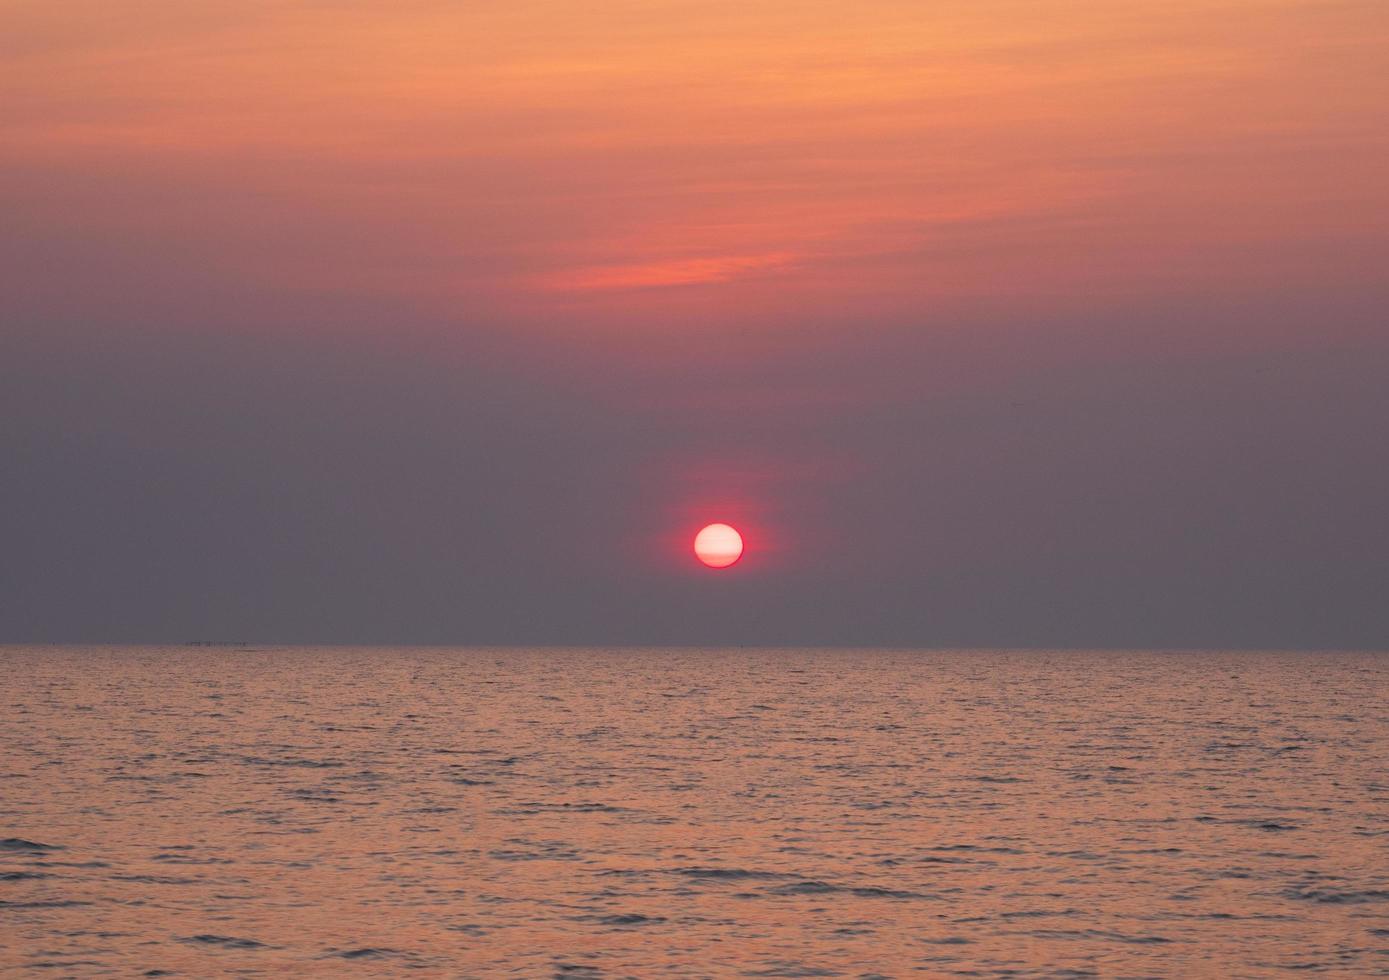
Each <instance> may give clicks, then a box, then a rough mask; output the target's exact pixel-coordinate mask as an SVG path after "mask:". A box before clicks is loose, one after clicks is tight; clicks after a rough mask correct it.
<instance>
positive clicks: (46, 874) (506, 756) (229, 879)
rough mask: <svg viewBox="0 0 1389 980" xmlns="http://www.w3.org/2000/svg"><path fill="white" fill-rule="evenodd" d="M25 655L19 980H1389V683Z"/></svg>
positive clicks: (1354, 664) (557, 655)
mask: <svg viewBox="0 0 1389 980" xmlns="http://www.w3.org/2000/svg"><path fill="white" fill-rule="evenodd" d="M0 658H2V662H0V667H3V679H2V680H0V709H3V710H0V767H2V768H0V970H15V971H19V972H24V971H32V972H33V973H34V974H35V975H45V976H63V975H78V976H86V975H97V974H113V975H120V976H132V975H139V974H145V975H151V976H156V975H161V974H178V975H189V976H207V975H212V974H218V973H223V972H228V973H230V972H237V973H258V974H272V975H299V974H310V973H320V974H341V975H352V974H363V975H365V974H369V973H397V972H402V971H405V970H407V969H410V970H413V972H415V973H419V974H424V975H435V974H437V975H446V976H502V975H506V976H522V977H530V976H539V977H549V976H555V977H624V976H634V977H651V976H662V975H668V976H771V977H833V976H845V977H871V976H908V975H925V976H950V975H969V976H1013V977H1018V976H1023V977H1027V976H1067V977H1075V976H1092V975H1093V976H1266V975H1273V974H1278V973H1282V972H1285V971H1291V972H1297V973H1305V972H1319V973H1323V974H1338V975H1344V976H1373V975H1389V846H1387V845H1389V776H1386V771H1385V765H1384V760H1385V759H1386V758H1389V707H1386V705H1389V655H1384V654H1286V653H1285V654H1275V653H1216V652H1212V653H1181V654H1176V653H1173V654H1158V653H1132V652H1086V653H1058V652H989V651H958V652H912V651H833V652H830V651H810V650H738V651H731V650H577V649H575V650H544V651H541V650H536V651H525V650H443V649H438V650H434V649H431V650H421V649H361V648H353V649H326V648H324V649H256V650H250V649H240V648H233V647H226V648H222V647H218V648H145V649H137V648H125V649H119V648H96V649H78V648H59V647H49V648H40V647H35V648H16V647H11V648H6V649H0Z"/></svg>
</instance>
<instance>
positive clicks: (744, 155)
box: [0, 0, 1389, 323]
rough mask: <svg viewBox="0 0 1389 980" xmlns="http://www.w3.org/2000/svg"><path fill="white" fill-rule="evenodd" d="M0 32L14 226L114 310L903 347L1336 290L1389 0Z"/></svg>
mask: <svg viewBox="0 0 1389 980" xmlns="http://www.w3.org/2000/svg"><path fill="white" fill-rule="evenodd" d="M0 10H2V11H3V15H2V16H3V19H4V22H5V30H4V32H3V34H4V37H3V40H0V90H3V91H4V92H5V93H6V94H5V96H4V99H3V102H2V103H0V163H2V164H3V166H4V167H5V168H6V170H7V171H8V172H10V173H11V174H12V175H14V177H15V179H16V182H15V183H13V184H12V190H11V194H10V195H9V196H10V197H12V200H11V201H10V203H9V204H8V205H7V209H8V210H9V212H10V213H12V214H13V216H14V218H15V220H16V221H18V222H20V223H21V226H25V227H30V228H32V229H33V233H34V235H35V236H36V237H39V238H42V237H44V236H69V235H76V236H78V237H84V238H87V239H90V240H93V241H98V242H102V243H106V244H111V243H120V244H122V245H124V246H125V247H126V248H127V250H128V251H129V252H130V253H131V254H132V255H134V256H135V258H133V259H132V260H131V261H132V262H134V263H135V265H136V266H138V268H133V269H126V270H124V271H121V272H119V273H113V275H116V278H117V279H118V280H119V283H118V284H119V285H120V286H121V287H122V288H135V289H138V288H139V284H140V282H141V281H142V279H141V277H142V276H143V277H146V278H158V277H165V278H167V277H170V276H172V277H174V278H176V279H177V278H178V277H181V276H187V277H192V278H193V279H199V278H207V277H209V276H210V277H211V278H213V279H223V278H226V279H234V280H235V281H237V282H239V283H243V284H248V285H250V286H252V287H264V288H268V289H288V290H304V291H309V292H314V291H336V292H342V291H359V292H362V293H367V294H372V295H375V296H386V297H392V296H394V297H402V298H407V297H408V299H409V301H410V302H411V303H415V304H423V305H424V306H426V307H429V308H431V309H432V310H434V311H436V312H438V311H444V312H447V311H448V310H450V309H458V310H460V311H463V310H467V311H477V310H485V311H486V313H487V315H488V316H491V317H496V318H499V319H508V318H517V319H527V318H540V319H545V320H547V321H550V322H554V321H556V320H558V321H561V322H571V321H572V322H578V323H589V322H595V323H596V322H604V323H605V322H609V321H613V320H619V321H620V320H623V319H627V318H630V319H632V320H633V322H644V321H645V320H646V319H648V318H650V317H652V316H659V315H662V313H663V311H664V312H665V313H668V312H669V310H670V309H671V307H672V304H675V305H678V306H680V307H681V308H686V309H691V310H695V311H697V312H698V313H699V315H701V316H704V317H708V316H711V315H712V316H715V317H732V318H736V317H738V316H740V315H746V314H749V313H753V314H755V315H756V316H757V318H758V319H759V321H760V322H795V320H796V318H797V317H803V316H811V315H822V314H825V313H827V312H828V313H833V312H835V311H853V312H854V313H856V314H860V315H872V316H883V317H888V318H892V319H896V320H901V319H902V318H903V317H910V318H920V317H923V316H929V315H930V314H932V313H933V312H938V311H941V310H958V309H967V308H970V307H971V306H972V305H974V304H980V303H985V304H1002V305H1003V306H1005V307H1006V306H1009V305H1011V306H1013V307H1015V308H1016V310H1017V311H1023V310H1029V309H1034V308H1036V307H1037V306H1038V305H1039V304H1040V305H1041V306H1042V307H1043V308H1049V307H1052V306H1055V307H1056V308H1058V309H1066V308H1070V307H1072V306H1074V305H1075V304H1076V303H1077V302H1085V301H1096V298H1098V300H1099V301H1104V300H1106V299H1113V298H1115V297H1120V298H1122V297H1128V296H1140V297H1141V296H1144V295H1150V294H1151V295H1168V294H1171V293H1172V292H1173V291H1174V290H1176V291H1181V290H1187V291H1192V290H1195V291H1198V292H1200V291H1205V290H1210V289H1216V290H1224V291H1226V292H1231V293H1239V292H1241V291H1257V290H1259V289H1261V288H1265V287H1268V286H1274V285H1277V286H1279V287H1282V286H1287V285H1289V284H1297V285H1301V286H1307V285H1315V286H1331V287H1334V285H1335V284H1336V283H1338V282H1341V281H1355V280H1356V279H1364V277H1366V276H1367V275H1369V274H1372V272H1373V270H1374V269H1375V268H1377V267H1378V264H1379V262H1380V261H1381V255H1380V247H1381V246H1382V243H1383V240H1384V233H1385V227H1384V225H1385V219H1384V215H1385V214H1386V213H1389V208H1387V207H1386V206H1389V191H1386V186H1389V182H1386V181H1384V180H1382V179H1377V178H1376V177H1375V176H1374V175H1375V174H1376V173H1379V172H1384V171H1389V136H1387V135H1386V134H1389V128H1387V127H1385V126H1384V123H1383V110H1384V106H1385V105H1386V104H1389V73H1386V72H1385V71H1384V52H1385V50H1386V44H1387V43H1389V8H1386V7H1385V5H1384V4H1383V3H1382V2H1381V0H1364V2H1338V0H1130V2H1124V3H1114V2H1112V0H1054V2H1050V3H1046V4H1038V3H1036V2H1032V0H947V2H940V3H932V4H923V3H921V2H919V0H917V2H889V0H855V2H852V3H850V2H843V0H834V2H805V0H798V2H796V3H787V2H780V0H771V2H766V3H758V4H747V3H742V2H736V3H735V2H718V3H712V2H708V0H699V2H683V0H682V2H671V0H642V2H627V3H618V2H607V3H599V4H593V3H577V2H572V0H542V2H525V0H519V2H518V0H506V2H469V3H460V2H443V0H401V2H391V3H353V2H346V0H342V2H333V0H315V2H285V0H200V2H198V3H195V4H186V3H171V2H167V0H163V2H155V0H121V2H112V0H68V2H64V3H60V4H59V3H53V2H51V0H37V2H30V0H21V2H15V0H5V2H3V3H0ZM142 261H144V264H141V262H142ZM209 270H211V271H209ZM39 278H40V279H42V278H43V277H42V276H40V277H39ZM31 288H37V287H31ZM1087 297H1088V298H1089V299H1088V300H1086V299H1084V298H1087Z"/></svg>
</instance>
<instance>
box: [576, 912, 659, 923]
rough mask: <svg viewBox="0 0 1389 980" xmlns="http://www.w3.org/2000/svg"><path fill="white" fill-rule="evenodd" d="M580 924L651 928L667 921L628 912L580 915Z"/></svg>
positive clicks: (577, 918) (656, 916) (657, 916)
mask: <svg viewBox="0 0 1389 980" xmlns="http://www.w3.org/2000/svg"><path fill="white" fill-rule="evenodd" d="M575 921H578V922H596V923H598V924H599V925H600V926H651V925H658V924H659V923H662V922H665V921H667V919H666V917H665V916H663V915H642V914H641V913H639V912H626V913H621V914H617V915H579V916H575Z"/></svg>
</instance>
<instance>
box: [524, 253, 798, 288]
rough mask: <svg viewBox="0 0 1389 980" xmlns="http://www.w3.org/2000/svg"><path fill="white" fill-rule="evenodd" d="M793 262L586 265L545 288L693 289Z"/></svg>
mask: <svg viewBox="0 0 1389 980" xmlns="http://www.w3.org/2000/svg"><path fill="white" fill-rule="evenodd" d="M795 259H796V256H795V255H794V254H793V253H791V252H767V253H764V254H761V255H718V256H711V257H706V258H698V259H671V260H667V261H664V262H638V263H633V264H627V265H599V266H588V267H585V268H580V269H574V270H570V271H568V272H564V273H561V274H559V275H556V276H553V277H551V278H550V279H549V280H548V282H547V283H546V286H547V287H548V288H549V289H552V290H558V291H574V292H591V291H599V290H615V289H650V288H653V287H658V286H694V285H701V284H705V283H717V282H729V281H731V280H733V279H741V278H744V277H746V276H750V275H755V274H758V273H768V272H776V271H779V270H782V269H785V268H787V267H788V266H790V265H791V264H792V263H793V262H794V261H795Z"/></svg>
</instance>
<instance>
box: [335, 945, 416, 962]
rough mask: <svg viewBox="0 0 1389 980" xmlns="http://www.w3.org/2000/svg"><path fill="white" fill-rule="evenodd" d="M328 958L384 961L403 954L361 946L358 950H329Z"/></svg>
mask: <svg viewBox="0 0 1389 980" xmlns="http://www.w3.org/2000/svg"><path fill="white" fill-rule="evenodd" d="M326 955H328V956H335V957H337V958H338V959H343V960H384V959H390V958H391V957H395V956H404V955H405V954H404V953H402V952H400V950H397V949H385V948H380V949H378V948H377V947H375V946H363V947H361V948H360V949H330V950H329V951H328V952H327V954H326Z"/></svg>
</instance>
